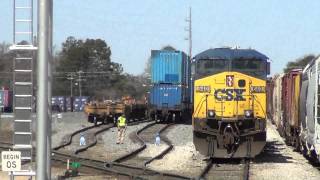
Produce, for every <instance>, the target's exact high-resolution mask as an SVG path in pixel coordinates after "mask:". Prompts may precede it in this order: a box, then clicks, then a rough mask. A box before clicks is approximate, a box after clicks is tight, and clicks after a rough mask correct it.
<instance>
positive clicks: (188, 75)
mask: <svg viewBox="0 0 320 180" xmlns="http://www.w3.org/2000/svg"><path fill="white" fill-rule="evenodd" d="M186 22H188V23H189V24H188V28H186V31H188V38H186V40H189V60H188V61H187V65H186V67H187V69H186V72H187V77H190V79H188V80H187V82H186V86H187V87H189V88H190V89H191V92H192V91H193V89H192V85H191V84H192V76H191V74H189V73H191V72H189V66H191V63H192V16H191V7H189V17H188V18H187V19H186ZM189 80H190V81H189ZM189 82H191V84H189ZM192 99H193V97H192V96H191V99H190V100H191V101H192Z"/></svg>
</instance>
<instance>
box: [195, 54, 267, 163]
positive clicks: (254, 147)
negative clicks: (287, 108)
mask: <svg viewBox="0 0 320 180" xmlns="http://www.w3.org/2000/svg"><path fill="white" fill-rule="evenodd" d="M191 70H192V82H193V90H192V91H193V106H194V107H193V108H194V109H193V116H192V125H193V142H194V145H195V147H196V149H197V150H198V151H199V152H200V153H201V154H203V155H205V156H207V157H212V158H253V157H255V156H256V155H257V154H259V153H260V152H261V151H262V149H263V147H264V145H265V143H266V114H267V113H266V80H267V75H268V74H269V72H270V62H269V60H268V57H266V56H265V55H263V54H261V53H259V52H258V51H256V50H253V49H232V48H216V49H209V50H206V51H204V52H202V53H200V54H198V55H196V56H195V57H194V58H193V60H192V67H191Z"/></svg>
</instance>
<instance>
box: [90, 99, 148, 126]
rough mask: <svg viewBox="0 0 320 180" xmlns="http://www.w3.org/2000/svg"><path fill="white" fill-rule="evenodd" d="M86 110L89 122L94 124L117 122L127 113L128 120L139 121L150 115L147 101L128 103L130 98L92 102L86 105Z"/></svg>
mask: <svg viewBox="0 0 320 180" xmlns="http://www.w3.org/2000/svg"><path fill="white" fill-rule="evenodd" d="M84 111H85V113H86V114H87V116H88V122H91V123H94V124H97V123H98V122H102V123H116V120H117V119H118V117H119V116H120V115H121V114H125V116H126V118H127V120H128V121H139V120H144V119H146V118H147V117H148V109H147V104H146V103H144V102H135V101H132V102H130V103H128V100H122V101H119V102H113V101H105V102H91V103H88V104H86V105H85V107H84Z"/></svg>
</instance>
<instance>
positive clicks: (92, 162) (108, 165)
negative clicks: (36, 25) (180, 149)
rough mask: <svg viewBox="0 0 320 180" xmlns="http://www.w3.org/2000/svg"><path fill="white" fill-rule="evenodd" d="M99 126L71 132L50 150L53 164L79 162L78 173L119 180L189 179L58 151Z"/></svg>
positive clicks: (159, 129)
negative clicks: (92, 172) (87, 171)
mask: <svg viewBox="0 0 320 180" xmlns="http://www.w3.org/2000/svg"><path fill="white" fill-rule="evenodd" d="M144 122H148V121H144ZM138 123H141V122H138ZM135 124H137V122H133V123H130V124H128V125H135ZM153 125H155V123H151V124H148V125H147V126H145V127H144V128H143V129H141V130H139V132H137V135H138V134H139V133H140V132H141V131H143V130H145V129H147V128H149V127H151V126H153ZM170 125H171V124H170ZM170 125H160V127H156V128H155V129H154V130H150V129H149V130H150V132H149V133H151V132H152V131H153V133H152V134H153V136H154V133H155V132H159V133H162V132H163V131H165V129H167V128H168V127H169V126H170ZM99 126H101V125H98V126H89V127H86V128H83V129H80V130H77V131H75V132H73V133H72V134H71V135H70V136H69V138H68V141H67V142H65V143H63V144H62V145H60V146H57V147H55V148H53V150H52V160H53V161H55V162H62V163H67V162H68V160H71V161H76V162H79V163H80V164H81V168H80V171H81V169H83V168H86V169H94V170H96V171H99V172H100V173H102V174H108V175H110V174H112V175H114V176H116V177H119V178H121V177H127V178H129V179H173V180H175V179H177V180H181V179H191V178H190V177H186V176H181V175H176V174H171V173H164V172H160V171H156V170H151V169H148V168H146V167H145V166H143V167H138V166H136V165H127V164H121V163H118V162H106V161H101V160H96V159H91V158H85V157H81V156H79V155H77V154H72V153H64V152H61V151H59V149H61V148H63V147H66V146H68V145H70V144H72V139H73V137H74V136H75V135H77V134H79V133H80V132H84V131H86V130H88V129H92V128H94V127H99ZM111 127H113V126H111V125H110V126H107V127H104V128H102V129H100V130H98V131H95V133H94V134H95V135H97V134H99V133H101V132H103V131H104V130H107V129H109V128H111ZM144 136H147V134H146V135H144ZM153 136H152V137H153ZM138 137H139V136H138ZM149 138H150V137H149ZM139 139H140V140H141V141H143V139H142V138H141V137H139ZM151 139H152V140H151ZM151 139H149V141H148V142H152V141H153V138H151ZM162 141H164V142H166V143H168V144H171V142H170V141H169V140H166V139H165V138H164V137H162ZM143 142H144V145H146V142H145V141H143ZM91 144H92V145H91ZM95 144H96V142H95V141H94V142H92V143H90V147H92V146H94V145H95ZM88 145H89V144H88ZM11 146H12V144H11V143H7V144H6V146H5V147H4V148H7V149H8V148H10V147H11ZM1 147H3V146H1V143H0V148H1ZM87 149H88V148H86V149H83V151H85V150H87ZM171 149H172V145H169V146H168V147H167V148H166V149H165V150H164V151H163V152H161V153H160V154H158V155H157V156H156V157H154V158H152V159H148V161H147V162H144V163H145V164H144V165H146V164H147V163H150V162H152V161H153V160H154V159H157V158H161V157H163V155H164V154H165V153H167V152H169V151H170V150H171ZM34 153H35V151H34ZM133 154H134V153H133ZM34 155H35V154H34ZM125 159H126V158H125Z"/></svg>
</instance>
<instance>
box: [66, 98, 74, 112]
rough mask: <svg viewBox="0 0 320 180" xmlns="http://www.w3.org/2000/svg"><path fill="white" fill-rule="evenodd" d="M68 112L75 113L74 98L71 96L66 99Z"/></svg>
mask: <svg viewBox="0 0 320 180" xmlns="http://www.w3.org/2000/svg"><path fill="white" fill-rule="evenodd" d="M66 111H70V112H72V111H73V98H72V97H70V96H68V97H66Z"/></svg>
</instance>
